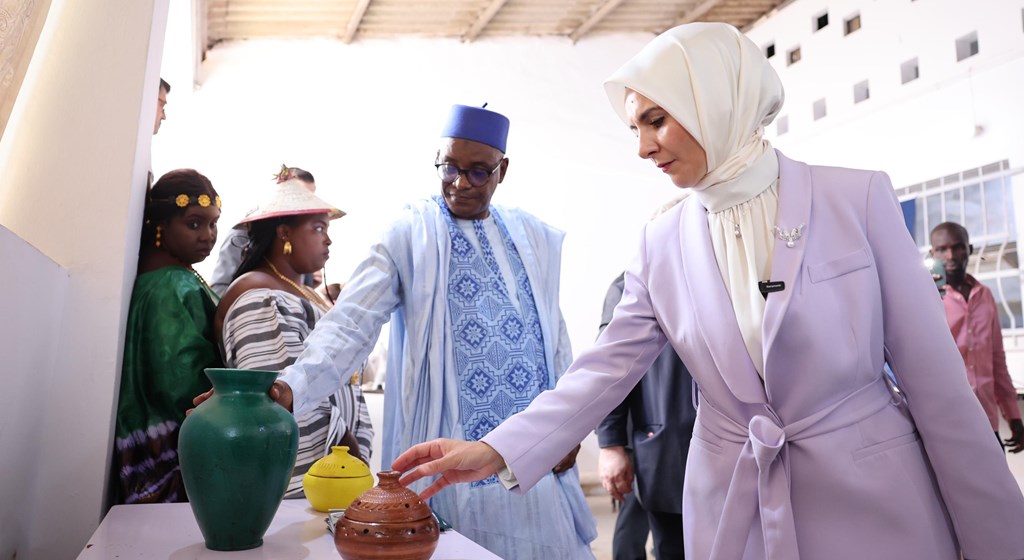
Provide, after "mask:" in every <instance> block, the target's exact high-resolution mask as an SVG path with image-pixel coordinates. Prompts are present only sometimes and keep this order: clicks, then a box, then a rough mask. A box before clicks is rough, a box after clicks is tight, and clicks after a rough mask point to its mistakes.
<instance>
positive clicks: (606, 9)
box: [569, 0, 625, 43]
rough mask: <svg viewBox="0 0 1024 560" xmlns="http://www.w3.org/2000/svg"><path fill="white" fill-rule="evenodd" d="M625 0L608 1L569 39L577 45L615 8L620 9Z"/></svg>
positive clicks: (570, 35)
mask: <svg viewBox="0 0 1024 560" xmlns="http://www.w3.org/2000/svg"><path fill="white" fill-rule="evenodd" d="M624 1H625V0H607V1H606V2H605V3H604V5H602V6H601V7H600V8H598V9H597V10H596V11H594V13H592V14H590V17H588V18H587V20H586V21H584V22H583V23H581V24H580V26H579V27H577V28H576V29H575V30H574V31H573V32H572V33H570V34H569V39H570V40H571V41H572V42H573V43H575V42H576V41H579V40H580V37H582V36H583V35H585V34H586V33H587V32H588V31H590V30H591V29H593V28H594V26H595V25H597V24H598V23H599V22H600V21H601V20H602V19H604V18H605V16H607V15H608V14H610V13H611V12H612V10H614V9H615V8H618V7H619V4H622V3H623V2H624Z"/></svg>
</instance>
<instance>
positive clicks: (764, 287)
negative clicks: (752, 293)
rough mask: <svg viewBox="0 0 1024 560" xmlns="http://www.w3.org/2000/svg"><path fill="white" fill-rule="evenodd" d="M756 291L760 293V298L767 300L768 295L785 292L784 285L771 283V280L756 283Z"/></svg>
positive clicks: (780, 282)
mask: <svg viewBox="0 0 1024 560" xmlns="http://www.w3.org/2000/svg"><path fill="white" fill-rule="evenodd" d="M757 289H758V290H760V291H761V296H762V297H764V299H768V294H770V293H772V292H781V291H782V290H785V289H786V283H785V282H782V281H777V282H772V281H771V280H768V281H766V282H758V283H757Z"/></svg>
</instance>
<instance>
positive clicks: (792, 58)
mask: <svg viewBox="0 0 1024 560" xmlns="http://www.w3.org/2000/svg"><path fill="white" fill-rule="evenodd" d="M786 61H787V64H786V66H790V65H792V64H796V63H797V62H800V47H795V48H794V49H793V50H791V51H789V52H788V53H786Z"/></svg>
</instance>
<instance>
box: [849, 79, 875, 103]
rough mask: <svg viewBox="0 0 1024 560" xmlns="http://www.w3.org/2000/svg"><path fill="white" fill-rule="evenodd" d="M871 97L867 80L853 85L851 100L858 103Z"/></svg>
mask: <svg viewBox="0 0 1024 560" xmlns="http://www.w3.org/2000/svg"><path fill="white" fill-rule="evenodd" d="M869 97H871V92H870V91H869V90H868V81H867V80H864V81H863V82H860V83H858V84H854V86H853V102H854V103H860V102H861V101H864V100H866V99H867V98H869Z"/></svg>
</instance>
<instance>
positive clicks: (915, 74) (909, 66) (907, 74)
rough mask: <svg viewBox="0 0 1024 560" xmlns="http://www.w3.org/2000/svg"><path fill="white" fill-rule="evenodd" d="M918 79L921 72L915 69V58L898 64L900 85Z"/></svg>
mask: <svg viewBox="0 0 1024 560" xmlns="http://www.w3.org/2000/svg"><path fill="white" fill-rule="evenodd" d="M920 77H921V72H920V70H918V68H917V57H914V58H911V59H910V60H908V61H906V62H904V63H903V64H900V79H901V82H900V83H903V84H905V83H907V82H912V81H914V80H916V79H918V78H920Z"/></svg>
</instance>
